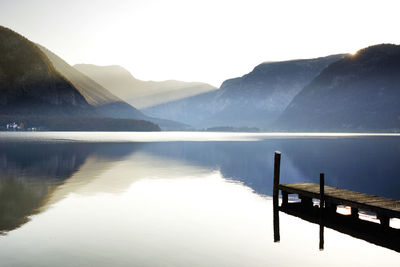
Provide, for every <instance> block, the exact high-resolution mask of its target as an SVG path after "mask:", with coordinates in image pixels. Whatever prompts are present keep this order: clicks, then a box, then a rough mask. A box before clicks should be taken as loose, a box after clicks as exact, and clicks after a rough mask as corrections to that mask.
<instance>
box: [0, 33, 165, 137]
mask: <svg viewBox="0 0 400 267" xmlns="http://www.w3.org/2000/svg"><path fill="white" fill-rule="evenodd" d="M46 54H47V55H46ZM0 55H1V57H0V129H1V130H4V129H7V127H6V124H8V123H10V122H13V123H14V122H16V121H17V122H18V125H19V126H20V127H19V128H20V129H24V127H25V126H26V128H28V127H29V128H31V127H34V128H37V129H42V130H68V131H73V130H80V131H91V130H101V131H104V130H114V131H118V130H123V131H132V130H138V131H146V130H148V131H157V130H160V128H159V127H158V126H157V125H155V124H153V123H151V122H148V121H144V120H143V119H142V118H145V116H144V115H143V114H142V113H141V112H140V111H138V110H136V109H134V108H133V107H131V106H129V105H128V104H126V103H123V102H122V100H119V101H121V102H120V103H121V104H122V105H125V107H126V110H128V111H129V112H130V113H131V114H130V115H132V114H134V113H135V116H136V117H135V119H132V117H133V115H132V116H131V117H130V118H129V119H121V116H119V117H117V118H118V119H116V118H112V116H111V115H110V113H111V112H113V111H114V110H112V109H115V106H113V107H111V109H110V105H114V103H117V102H115V101H118V98H116V97H115V96H113V95H112V94H111V93H109V92H107V91H106V90H105V89H104V88H100V87H98V86H97V85H96V84H95V83H94V82H93V81H91V80H90V79H88V78H85V77H84V75H82V74H79V73H78V72H77V71H76V70H75V69H73V68H72V67H69V65H68V64H66V63H65V62H64V61H63V60H62V59H60V58H58V57H57V56H56V55H54V54H52V53H51V52H50V51H48V50H46V49H44V48H42V49H40V48H39V47H38V45H36V44H34V43H32V42H31V41H29V40H28V39H26V38H25V37H23V36H21V35H19V34H18V33H16V32H14V31H12V30H10V29H8V28H5V27H2V26H0ZM53 62H54V64H53ZM59 70H60V71H59ZM61 72H62V73H61ZM67 76H68V77H67ZM69 78H70V79H71V80H72V81H73V82H72V81H71V80H70V79H69ZM75 84H76V87H77V88H76V87H75ZM89 102H90V103H89ZM103 107H106V108H105V109H104V108H103ZM105 113H108V114H105ZM137 115H141V116H142V117H141V118H138V116H137ZM138 119H139V120H138Z"/></svg>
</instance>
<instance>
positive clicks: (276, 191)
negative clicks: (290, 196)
mask: <svg viewBox="0 0 400 267" xmlns="http://www.w3.org/2000/svg"><path fill="white" fill-rule="evenodd" d="M280 172H281V152H279V151H275V155H274V187H273V192H272V197H273V200H274V203H275V201H276V203H279V202H278V197H279V189H278V186H279V178H280Z"/></svg>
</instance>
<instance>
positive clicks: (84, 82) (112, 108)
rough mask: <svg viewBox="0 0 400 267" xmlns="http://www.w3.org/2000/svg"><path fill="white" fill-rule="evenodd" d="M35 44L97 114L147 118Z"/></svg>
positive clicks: (113, 116) (114, 116)
mask: <svg viewBox="0 0 400 267" xmlns="http://www.w3.org/2000/svg"><path fill="white" fill-rule="evenodd" d="M37 46H38V47H39V48H40V49H41V50H42V52H43V53H44V54H45V55H46V56H47V57H48V58H49V60H50V61H51V63H52V64H53V66H54V67H55V69H56V70H57V71H58V72H59V73H61V74H62V75H64V77H65V78H67V79H68V80H69V81H70V82H71V83H72V84H73V85H74V86H75V88H77V89H78V90H79V92H80V93H81V94H82V95H83V96H84V98H85V99H86V101H87V102H88V103H89V104H90V105H92V106H94V107H95V109H96V111H97V112H98V113H99V114H102V115H103V116H106V117H111V118H125V119H127V118H131V119H141V120H145V119H147V118H146V116H145V115H144V114H143V113H141V112H140V111H139V110H137V109H136V108H134V107H132V106H130V105H128V104H127V103H125V102H124V101H123V100H122V99H120V98H118V97H116V96H115V95H113V94H112V93H110V92H109V91H108V90H107V89H105V88H104V87H103V86H101V85H100V84H98V83H96V82H95V81H93V80H92V79H90V78H89V77H87V76H86V75H84V74H83V73H81V72H79V71H78V70H76V69H75V68H73V67H72V66H70V65H69V64H68V63H67V62H65V61H64V60H63V59H62V58H60V57H58V56H57V55H56V54H54V53H53V52H51V51H50V50H48V49H47V48H45V47H43V46H40V45H37Z"/></svg>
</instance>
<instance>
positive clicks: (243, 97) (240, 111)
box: [142, 54, 344, 128]
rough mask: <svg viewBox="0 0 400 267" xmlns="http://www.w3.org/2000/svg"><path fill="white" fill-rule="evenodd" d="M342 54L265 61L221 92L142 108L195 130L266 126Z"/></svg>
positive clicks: (222, 88) (217, 91)
mask: <svg viewBox="0 0 400 267" xmlns="http://www.w3.org/2000/svg"><path fill="white" fill-rule="evenodd" d="M343 56H344V55H343V54H340V55H331V56H327V57H321V58H315V59H300V60H290V61H282V62H266V63H262V64H260V65H258V66H256V67H255V68H254V69H253V71H251V72H250V73H248V74H246V75H244V76H242V77H238V78H233V79H229V80H226V81H224V82H223V84H222V85H221V87H220V89H218V90H216V91H212V92H207V93H204V94H200V95H196V96H192V97H188V98H185V99H182V100H177V101H174V102H170V103H165V104H160V105H157V106H154V107H149V108H145V109H142V110H143V111H144V112H146V113H147V114H149V115H152V116H159V117H163V118H168V119H173V120H178V121H182V122H185V123H188V124H189V123H191V124H192V125H195V126H197V127H216V126H234V127H264V128H265V127H268V125H269V124H270V123H271V122H273V121H274V120H276V119H277V118H278V117H279V115H280V114H281V113H282V112H283V110H284V109H285V108H286V106H287V105H288V104H289V103H290V101H291V100H292V99H293V97H294V96H295V95H296V94H297V93H299V92H300V90H301V89H302V88H303V87H304V86H306V85H307V84H308V83H309V82H310V81H311V80H312V79H313V78H314V77H315V76H317V75H318V74H319V73H320V72H321V71H322V70H323V69H324V68H325V67H327V66H328V65H329V64H331V63H332V62H335V61H337V60H339V59H341V58H342V57H343Z"/></svg>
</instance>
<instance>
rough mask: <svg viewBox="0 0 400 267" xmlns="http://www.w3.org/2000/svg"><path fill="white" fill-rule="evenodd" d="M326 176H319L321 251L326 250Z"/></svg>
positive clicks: (321, 174)
mask: <svg viewBox="0 0 400 267" xmlns="http://www.w3.org/2000/svg"><path fill="white" fill-rule="evenodd" d="M324 208H325V175H324V174H323V173H320V174H319V250H324Z"/></svg>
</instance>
